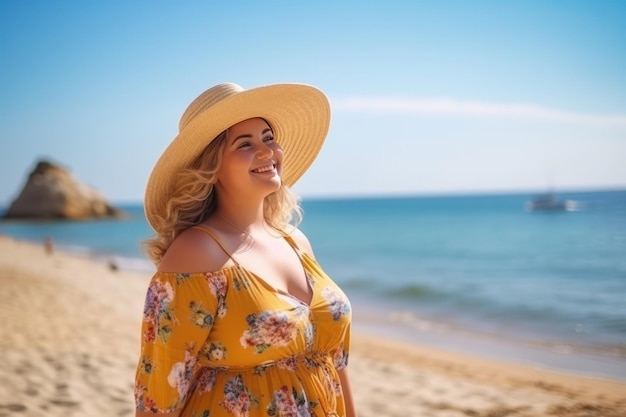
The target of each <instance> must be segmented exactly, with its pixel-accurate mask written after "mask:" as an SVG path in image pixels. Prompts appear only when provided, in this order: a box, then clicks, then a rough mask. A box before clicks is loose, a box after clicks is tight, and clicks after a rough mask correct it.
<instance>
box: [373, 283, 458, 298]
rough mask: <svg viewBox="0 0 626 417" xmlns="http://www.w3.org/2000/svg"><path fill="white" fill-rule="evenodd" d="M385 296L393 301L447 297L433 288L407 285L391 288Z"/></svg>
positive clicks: (421, 285)
mask: <svg viewBox="0 0 626 417" xmlns="http://www.w3.org/2000/svg"><path fill="white" fill-rule="evenodd" d="M384 294H385V295H386V296H388V297H391V298H395V299H411V300H414V299H441V298H446V297H447V295H446V294H445V293H444V292H442V291H438V290H435V289H434V288H432V287H430V286H428V285H423V284H407V285H403V286H401V287H397V288H393V289H390V290H388V291H385V293H384Z"/></svg>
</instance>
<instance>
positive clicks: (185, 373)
mask: <svg viewBox="0 0 626 417" xmlns="http://www.w3.org/2000/svg"><path fill="white" fill-rule="evenodd" d="M193 351H194V345H193V344H189V345H187V348H186V349H185V360H184V362H176V363H174V365H172V368H171V369H170V373H169V375H168V376H167V383H168V384H170V387H172V388H175V389H176V390H177V391H178V395H179V398H180V399H183V398H185V396H186V395H187V391H189V385H190V384H191V379H192V377H193V371H194V368H195V367H196V361H197V358H196V356H195V355H194V354H193Z"/></svg>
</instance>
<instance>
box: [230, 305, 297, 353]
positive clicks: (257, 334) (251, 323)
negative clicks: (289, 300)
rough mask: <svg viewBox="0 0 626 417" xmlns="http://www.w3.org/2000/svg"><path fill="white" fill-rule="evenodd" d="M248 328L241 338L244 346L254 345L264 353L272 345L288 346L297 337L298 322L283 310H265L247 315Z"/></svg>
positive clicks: (259, 351)
mask: <svg viewBox="0 0 626 417" xmlns="http://www.w3.org/2000/svg"><path fill="white" fill-rule="evenodd" d="M246 321H247V322H248V330H245V331H244V332H243V336H241V338H240V339H239V341H240V343H241V346H243V348H244V349H245V348H247V347H253V348H255V349H256V353H263V352H265V350H266V349H267V348H269V347H271V346H286V345H288V344H289V342H291V341H292V340H294V339H295V337H296V333H297V327H296V323H295V322H293V321H292V320H290V319H289V316H288V315H287V314H286V313H285V312H283V311H264V312H263V313H261V314H250V315H248V316H247V317H246Z"/></svg>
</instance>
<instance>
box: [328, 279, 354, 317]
mask: <svg viewBox="0 0 626 417" xmlns="http://www.w3.org/2000/svg"><path fill="white" fill-rule="evenodd" d="M322 297H324V299H326V301H328V304H329V306H328V309H329V310H330V312H331V313H332V314H333V320H335V321H339V320H340V319H341V317H343V316H345V315H346V314H349V313H350V304H348V302H347V301H346V299H345V298H344V297H342V295H341V294H340V293H339V292H338V291H337V290H336V289H334V288H333V287H326V288H324V290H322Z"/></svg>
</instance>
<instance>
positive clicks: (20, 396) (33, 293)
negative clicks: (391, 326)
mask: <svg viewBox="0 0 626 417" xmlns="http://www.w3.org/2000/svg"><path fill="white" fill-rule="evenodd" d="M149 278H150V277H149V276H147V275H145V274H141V273H137V272H132V271H123V270H112V269H110V268H109V267H108V266H107V265H105V264H102V263H97V262H95V261H92V260H89V259H85V258H80V257H77V256H74V255H70V254H66V253H61V252H58V251H55V252H54V253H52V254H46V253H45V251H44V248H43V245H33V244H30V243H25V242H20V241H15V240H13V239H10V238H8V237H4V236H0V288H1V289H0V317H2V324H1V327H0V351H1V355H0V381H1V382H0V417H3V416H28V417H35V416H46V417H54V416H64V417H65V416H82V417H89V416H94V417H95V416H133V415H134V405H133V377H134V371H135V365H136V360H137V356H138V353H139V326H140V320H141V311H142V307H143V297H144V294H145V289H146V285H147V282H148V280H149ZM350 367H351V373H352V376H353V386H354V391H355V396H356V400H357V406H358V410H359V416H360V417H400V416H429V417H444V416H445V417H461V416H472V417H481V416H482V417H499V416H502V417H504V416H528V417H530V416H532V417H540V416H572V417H574V416H575V417H590V416H602V417H618V416H622V417H624V416H626V383H625V382H620V381H614V380H608V379H600V378H590V377H585V376H581V375H573V374H563V373H557V372H551V371H548V370H545V369H538V368H533V367H531V366H528V365H521V364H514V363H506V362H502V361H498V360H488V359H485V358H478V357H472V356H470V355H464V354H460V353H457V352H448V351H444V350H441V349H435V348H432V347H427V346H421V345H416V344H409V343H407V342H400V341H392V340H383V339H381V338H377V337H374V336H371V335H365V334H359V333H357V334H354V335H353V346H352V353H351V364H350Z"/></svg>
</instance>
